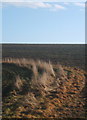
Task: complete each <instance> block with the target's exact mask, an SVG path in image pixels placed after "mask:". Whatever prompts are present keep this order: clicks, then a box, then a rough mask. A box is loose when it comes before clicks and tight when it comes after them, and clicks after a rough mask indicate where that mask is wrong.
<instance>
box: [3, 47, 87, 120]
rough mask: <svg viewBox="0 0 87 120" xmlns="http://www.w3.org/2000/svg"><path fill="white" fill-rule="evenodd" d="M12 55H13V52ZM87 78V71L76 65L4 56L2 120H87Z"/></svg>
mask: <svg viewBox="0 0 87 120" xmlns="http://www.w3.org/2000/svg"><path fill="white" fill-rule="evenodd" d="M14 48H15V47H14ZM7 52H8V51H7ZM11 52H12V51H11ZM9 54H11V55H12V53H10V51H9ZM16 55H17V56H19V54H18V53H16ZM15 57H16V56H15ZM86 78H87V72H86V71H85V70H83V69H81V68H77V67H69V66H65V65H61V64H58V63H57V64H56V63H55V64H53V63H52V62H51V61H48V62H45V61H44V60H43V61H42V60H33V59H25V58H11V57H10V58H5V59H3V61H2V93H3V98H2V100H3V103H2V105H3V106H2V110H3V119H4V118H32V119H33V118H40V120H41V119H42V118H43V119H46V118H49V119H51V118H52V119H53V118H66V119H67V120H68V119H69V118H76V119H77V118H80V119H83V118H84V119H87V117H86V105H85V103H86V97H87V92H86V85H85V84H86V82H85V79H86Z"/></svg>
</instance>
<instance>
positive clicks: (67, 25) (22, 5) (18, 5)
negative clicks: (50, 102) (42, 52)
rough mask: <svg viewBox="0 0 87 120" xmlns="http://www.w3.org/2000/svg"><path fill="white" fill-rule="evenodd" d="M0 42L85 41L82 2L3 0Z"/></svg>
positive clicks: (61, 42)
mask: <svg viewBox="0 0 87 120" xmlns="http://www.w3.org/2000/svg"><path fill="white" fill-rule="evenodd" d="M0 9H1V8H0ZM0 22H1V20H0ZM0 26H1V25H0ZM1 43H28V44H34V43H35V44H84V43H85V4H84V3H76V2H73V3H68V2H62V3H61V2H12V3H11V2H8V3H3V6H2V41H1Z"/></svg>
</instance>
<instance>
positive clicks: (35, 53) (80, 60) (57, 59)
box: [2, 44, 86, 69]
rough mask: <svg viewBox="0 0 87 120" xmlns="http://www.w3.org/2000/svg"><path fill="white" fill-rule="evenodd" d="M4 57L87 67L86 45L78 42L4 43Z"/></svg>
mask: <svg viewBox="0 0 87 120" xmlns="http://www.w3.org/2000/svg"><path fill="white" fill-rule="evenodd" d="M2 57H3V58H9V57H11V58H30V59H31V58H32V59H35V60H36V59H37V60H38V59H41V60H45V61H49V60H50V61H51V62H53V63H54V64H55V63H60V64H63V65H66V66H73V67H79V68H82V69H84V68H85V57H86V54H85V45H80V44H78V45H76V44H48V45H47V44H36V45H35V44H3V45H2Z"/></svg>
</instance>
